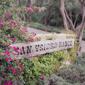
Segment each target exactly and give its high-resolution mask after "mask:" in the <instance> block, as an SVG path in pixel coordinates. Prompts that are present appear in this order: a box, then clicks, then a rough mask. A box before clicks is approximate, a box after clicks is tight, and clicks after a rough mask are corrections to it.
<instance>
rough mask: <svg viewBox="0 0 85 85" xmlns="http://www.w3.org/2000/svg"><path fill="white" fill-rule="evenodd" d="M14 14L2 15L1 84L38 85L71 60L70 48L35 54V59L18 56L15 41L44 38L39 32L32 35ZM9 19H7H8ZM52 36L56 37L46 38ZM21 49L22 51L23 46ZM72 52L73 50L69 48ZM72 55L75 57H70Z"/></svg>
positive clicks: (0, 36)
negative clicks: (16, 20) (11, 17)
mask: <svg viewBox="0 0 85 85" xmlns="http://www.w3.org/2000/svg"><path fill="white" fill-rule="evenodd" d="M9 16H10V14H5V16H4V17H1V18H0V69H1V70H0V77H1V80H2V83H1V85H36V84H38V81H39V80H44V76H47V77H50V76H51V75H52V74H53V73H54V72H57V71H58V70H59V68H60V67H61V66H62V65H63V64H64V62H65V61H66V60H68V58H69V57H68V51H67V50H63V51H58V52H53V53H47V54H44V55H39V56H35V57H34V58H33V59H32V60H29V59H25V58H24V59H18V56H17V55H16V53H15V52H14V51H18V49H17V48H16V47H11V44H13V43H18V42H35V41H40V40H41V38H40V37H35V36H36V34H33V35H29V34H28V31H27V29H23V28H22V27H23V26H22V25H21V24H20V23H19V22H15V21H14V20H12V19H9ZM5 19H7V20H6V21H5ZM47 39H52V38H46V40H47ZM19 51H21V52H22V50H21V49H20V50H19ZM69 52H70V51H69ZM70 59H71V58H70Z"/></svg>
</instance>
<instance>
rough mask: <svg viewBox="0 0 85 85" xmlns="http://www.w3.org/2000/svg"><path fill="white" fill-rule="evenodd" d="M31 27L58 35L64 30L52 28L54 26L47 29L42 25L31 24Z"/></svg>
mask: <svg viewBox="0 0 85 85" xmlns="http://www.w3.org/2000/svg"><path fill="white" fill-rule="evenodd" d="M29 26H30V27H33V28H36V29H41V30H44V31H48V32H56V33H60V32H61V30H62V29H61V28H56V27H52V26H48V27H46V26H45V25H42V24H40V23H31V24H30V25H29Z"/></svg>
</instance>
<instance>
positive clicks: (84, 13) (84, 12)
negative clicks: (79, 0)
mask: <svg viewBox="0 0 85 85" xmlns="http://www.w3.org/2000/svg"><path fill="white" fill-rule="evenodd" d="M84 28H85V4H84V3H83V4H82V25H81V29H80V32H79V35H78V39H79V47H78V48H79V49H78V55H80V48H81V42H82V36H83V31H84Z"/></svg>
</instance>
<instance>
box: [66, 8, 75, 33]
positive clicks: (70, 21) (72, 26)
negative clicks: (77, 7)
mask: <svg viewBox="0 0 85 85" xmlns="http://www.w3.org/2000/svg"><path fill="white" fill-rule="evenodd" d="M65 14H66V18H67V19H68V21H69V23H70V26H71V28H72V30H73V31H75V28H74V25H73V22H72V20H71V19H70V18H69V16H68V13H67V11H66V9H65Z"/></svg>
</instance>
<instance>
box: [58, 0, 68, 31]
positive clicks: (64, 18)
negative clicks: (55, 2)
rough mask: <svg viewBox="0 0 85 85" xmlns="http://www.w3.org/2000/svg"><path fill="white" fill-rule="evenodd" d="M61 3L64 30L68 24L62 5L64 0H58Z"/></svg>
mask: <svg viewBox="0 0 85 85" xmlns="http://www.w3.org/2000/svg"><path fill="white" fill-rule="evenodd" d="M60 3H61V15H62V17H63V23H64V27H65V29H66V30H68V26H67V19H66V15H65V12H64V10H65V7H64V0H60Z"/></svg>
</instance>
